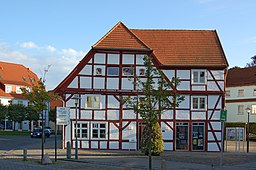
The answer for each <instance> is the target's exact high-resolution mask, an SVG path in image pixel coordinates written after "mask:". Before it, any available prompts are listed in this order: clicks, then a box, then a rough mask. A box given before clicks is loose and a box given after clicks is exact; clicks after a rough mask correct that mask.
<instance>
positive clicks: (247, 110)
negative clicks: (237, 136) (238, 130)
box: [245, 106, 251, 153]
mask: <svg viewBox="0 0 256 170" xmlns="http://www.w3.org/2000/svg"><path fill="white" fill-rule="evenodd" d="M245 110H246V112H247V118H248V121H247V129H246V142H247V153H248V152H249V130H250V128H249V126H250V125H249V124H250V111H251V109H250V107H249V106H247V108H246V109H245Z"/></svg>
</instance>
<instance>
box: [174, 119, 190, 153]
mask: <svg viewBox="0 0 256 170" xmlns="http://www.w3.org/2000/svg"><path fill="white" fill-rule="evenodd" d="M188 145H189V143H188V123H176V149H177V150H188Z"/></svg>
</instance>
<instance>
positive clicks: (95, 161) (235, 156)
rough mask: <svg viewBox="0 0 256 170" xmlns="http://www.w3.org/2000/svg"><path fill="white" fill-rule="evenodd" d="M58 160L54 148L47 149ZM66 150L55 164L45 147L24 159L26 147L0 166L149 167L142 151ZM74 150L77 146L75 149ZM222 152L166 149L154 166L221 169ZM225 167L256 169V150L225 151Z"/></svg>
mask: <svg viewBox="0 0 256 170" xmlns="http://www.w3.org/2000/svg"><path fill="white" fill-rule="evenodd" d="M45 153H48V154H49V155H50V158H51V160H53V161H54V150H52V149H46V150H45ZM65 154H66V151H65V150H62V149H59V150H58V161H57V162H54V163H53V164H51V165H40V164H39V160H40V156H41V150H28V161H25V162H24V161H22V150H13V151H9V152H7V153H4V154H2V155H1V156H0V169H8V170H9V169H10V170H12V169H21V170H23V169H24V170H25V169H26V170H30V169H39V170H40V169H50V170H51V169H94V170H96V169H109V170H122V169H131V170H137V169H138V170H140V169H141V170H144V169H147V167H148V158H147V156H144V155H143V154H141V153H140V152H139V151H113V150H112V151H106V150H105V151H102V150H101V151H99V150H79V159H78V160H75V159H74V155H73V156H72V159H66V155H65ZM72 154H74V150H72ZM219 160H220V153H218V152H214V153H212V152H211V153H209V152H164V153H162V154H161V156H158V157H153V169H155V170H160V169H161V164H162V165H165V166H166V169H170V170H172V169H175V170H178V169H185V170H186V169H187V170H198V169H202V170H205V169H206V170H207V169H209V170H212V169H216V170H217V169H220V166H219ZM222 169H225V170H243V169H249V170H256V154H255V153H234V152H225V153H224V156H223V167H222Z"/></svg>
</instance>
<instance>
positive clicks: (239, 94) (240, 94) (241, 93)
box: [238, 89, 244, 97]
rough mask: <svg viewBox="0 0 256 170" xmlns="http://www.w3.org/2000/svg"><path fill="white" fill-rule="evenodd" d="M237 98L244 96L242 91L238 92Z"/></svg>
mask: <svg viewBox="0 0 256 170" xmlns="http://www.w3.org/2000/svg"><path fill="white" fill-rule="evenodd" d="M238 96H240V97H241V96H244V89H240V90H238Z"/></svg>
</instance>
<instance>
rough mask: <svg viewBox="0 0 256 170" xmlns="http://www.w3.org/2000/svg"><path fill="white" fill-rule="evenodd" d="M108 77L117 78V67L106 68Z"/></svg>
mask: <svg viewBox="0 0 256 170" xmlns="http://www.w3.org/2000/svg"><path fill="white" fill-rule="evenodd" d="M108 76H118V67H108Z"/></svg>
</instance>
